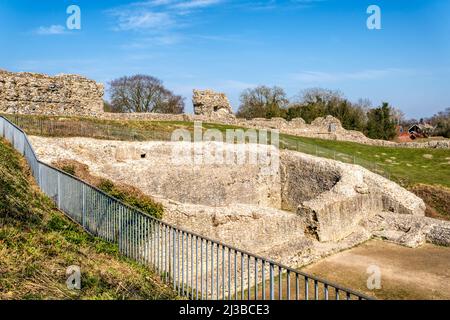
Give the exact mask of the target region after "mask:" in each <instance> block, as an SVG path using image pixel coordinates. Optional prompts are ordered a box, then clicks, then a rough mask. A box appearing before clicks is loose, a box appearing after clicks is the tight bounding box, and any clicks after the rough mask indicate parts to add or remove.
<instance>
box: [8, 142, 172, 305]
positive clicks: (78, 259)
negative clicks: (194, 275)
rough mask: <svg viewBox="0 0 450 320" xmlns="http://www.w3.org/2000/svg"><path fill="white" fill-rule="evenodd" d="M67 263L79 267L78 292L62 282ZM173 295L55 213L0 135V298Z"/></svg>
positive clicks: (140, 268) (107, 245)
mask: <svg viewBox="0 0 450 320" xmlns="http://www.w3.org/2000/svg"><path fill="white" fill-rule="evenodd" d="M71 265H77V266H80V268H81V284H82V288H81V290H69V289H68V288H67V286H66V280H67V276H66V270H67V268H68V267H69V266H71ZM174 298H176V295H175V294H174V292H173V291H172V290H171V289H170V288H169V287H167V286H166V285H164V284H163V283H161V282H160V281H159V280H158V279H157V278H156V277H155V275H154V274H153V273H152V272H151V271H150V270H149V269H148V268H146V267H144V266H142V265H139V264H138V263H136V262H134V261H132V260H130V259H127V258H124V257H122V256H121V255H120V254H119V251H118V247H117V246H116V245H114V244H110V243H107V242H105V241H102V240H101V239H98V238H94V237H92V236H90V235H89V234H87V233H86V232H84V231H83V229H82V228H81V227H79V226H78V225H76V224H74V223H73V222H72V221H70V220H69V219H68V218H67V217H65V216H64V215H63V214H62V213H61V212H59V211H58V210H57V209H56V208H55V207H54V204H53V203H52V202H51V200H50V199H48V198H47V197H45V196H44V195H43V194H41V193H40V192H39V190H38V188H37V186H36V185H35V184H34V182H33V180H32V178H31V175H30V172H29V169H28V167H27V166H26V164H25V161H24V159H23V158H22V157H21V156H20V155H19V154H18V153H17V152H15V151H14V150H13V149H12V147H11V146H10V145H9V144H8V143H6V142H5V140H3V139H0V299H174Z"/></svg>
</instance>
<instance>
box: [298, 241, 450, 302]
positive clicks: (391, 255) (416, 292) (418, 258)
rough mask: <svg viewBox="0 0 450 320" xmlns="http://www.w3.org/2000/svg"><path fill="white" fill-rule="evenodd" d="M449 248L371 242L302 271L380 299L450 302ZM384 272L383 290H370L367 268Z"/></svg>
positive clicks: (382, 274)
mask: <svg viewBox="0 0 450 320" xmlns="http://www.w3.org/2000/svg"><path fill="white" fill-rule="evenodd" d="M449 264H450V248H448V247H439V246H435V245H431V244H426V245H424V246H422V247H420V248H415V249H410V248H406V247H402V246H399V245H396V244H392V243H388V242H383V241H380V240H371V241H368V242H366V243H364V244H362V245H360V246H358V247H356V248H353V249H350V250H347V251H344V252H341V253H338V254H336V255H333V256H331V257H328V258H326V259H323V260H322V261H320V262H318V263H315V264H312V265H310V266H308V267H306V268H304V269H303V270H304V271H306V272H308V273H312V274H314V275H317V276H320V277H324V278H326V279H329V280H330V281H334V282H337V283H340V284H342V285H344V286H347V287H350V288H354V289H356V290H359V291H360V292H364V293H366V294H368V295H370V296H374V297H375V298H377V299H420V300H422V299H427V300H428V299H450V268H449ZM371 265H376V266H378V267H379V268H380V270H381V287H382V288H381V289H380V290H374V291H372V290H369V289H368V288H367V279H368V277H369V274H368V273H367V268H368V267H369V266H371Z"/></svg>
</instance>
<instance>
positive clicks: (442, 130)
mask: <svg viewBox="0 0 450 320" xmlns="http://www.w3.org/2000/svg"><path fill="white" fill-rule="evenodd" d="M429 122H430V123H431V124H432V125H433V126H434V127H435V130H434V132H433V135H435V136H442V137H446V138H450V108H447V109H445V111H441V112H438V113H437V114H435V115H434V116H433V117H431V119H429Z"/></svg>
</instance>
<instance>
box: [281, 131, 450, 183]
mask: <svg viewBox="0 0 450 320" xmlns="http://www.w3.org/2000/svg"><path fill="white" fill-rule="evenodd" d="M283 136H284V135H283ZM288 137H289V139H291V140H294V141H299V142H301V143H305V144H308V145H313V146H318V147H319V148H326V149H328V150H332V151H336V152H337V153H343V154H347V155H352V156H355V157H356V163H357V164H359V163H360V162H362V165H363V166H366V163H371V164H377V166H378V167H380V168H383V169H385V170H386V171H388V172H389V173H390V174H391V178H392V179H394V180H397V181H399V182H403V184H406V185H408V186H409V185H415V184H417V183H423V184H428V185H442V186H446V187H449V186H450V150H448V149H412V148H411V149H410V148H393V147H378V146H369V145H364V144H359V143H353V142H345V141H332V140H321V139H313V138H303V137H295V136H288ZM320 150H321V149H319V152H320ZM330 154H331V153H328V155H330ZM319 155H320V154H319ZM350 160H351V159H350ZM360 160H361V161H360ZM358 161H359V162H358Z"/></svg>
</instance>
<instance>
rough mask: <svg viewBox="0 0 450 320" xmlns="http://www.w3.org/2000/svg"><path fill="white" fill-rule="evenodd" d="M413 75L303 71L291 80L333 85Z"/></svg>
mask: <svg viewBox="0 0 450 320" xmlns="http://www.w3.org/2000/svg"><path fill="white" fill-rule="evenodd" d="M411 73H413V71H412V70H406V69H396V68H386V69H372V70H360V71H354V72H322V71H302V72H298V73H295V74H292V75H291V78H292V79H293V80H296V81H300V82H305V83H332V82H340V81H348V80H355V81H363V80H377V79H381V78H386V77H392V76H405V75H410V74H411Z"/></svg>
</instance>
